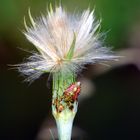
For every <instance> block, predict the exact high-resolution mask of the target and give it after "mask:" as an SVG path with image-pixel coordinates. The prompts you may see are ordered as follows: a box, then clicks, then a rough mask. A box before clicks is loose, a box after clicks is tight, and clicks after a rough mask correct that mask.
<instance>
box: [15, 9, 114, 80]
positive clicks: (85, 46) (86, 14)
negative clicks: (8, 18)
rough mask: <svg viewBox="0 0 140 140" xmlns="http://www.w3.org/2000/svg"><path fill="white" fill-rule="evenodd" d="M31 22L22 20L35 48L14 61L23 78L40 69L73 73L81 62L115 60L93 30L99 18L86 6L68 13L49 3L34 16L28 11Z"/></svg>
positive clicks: (29, 76)
mask: <svg viewBox="0 0 140 140" xmlns="http://www.w3.org/2000/svg"><path fill="white" fill-rule="evenodd" d="M29 17H30V21H31V23H32V26H30V27H28V26H27V24H26V21H24V23H25V27H26V32H24V34H25V36H26V38H27V39H28V40H29V41H30V42H31V43H32V44H33V45H34V46H35V47H36V48H37V50H38V51H37V52H36V53H34V54H32V56H30V57H29V58H27V62H24V63H22V64H19V65H18V69H19V71H20V72H21V73H23V74H24V75H26V76H28V78H27V81H33V80H35V79H37V78H38V77H39V76H40V75H41V74H43V73H44V72H51V73H56V72H62V73H71V72H72V73H77V72H78V71H79V70H81V69H82V68H83V67H84V65H85V64H89V63H90V64H94V63H96V62H103V61H107V60H115V59H116V58H117V57H116V56H114V55H113V54H112V52H111V51H110V50H109V48H106V47H104V46H103V43H102V41H101V39H100V37H101V34H99V33H97V30H98V28H99V26H100V21H97V20H95V16H94V11H91V12H90V10H89V9H87V10H85V11H83V13H82V14H80V15H78V14H77V15H75V14H68V13H67V12H66V11H65V10H64V9H63V8H62V7H61V6H58V7H57V6H56V7H55V9H54V10H53V9H52V7H51V8H50V10H48V11H47V14H46V15H41V17H39V18H38V20H34V19H33V18H32V16H31V13H30V11H29Z"/></svg>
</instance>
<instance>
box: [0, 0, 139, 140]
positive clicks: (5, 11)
mask: <svg viewBox="0 0 140 140" xmlns="http://www.w3.org/2000/svg"><path fill="white" fill-rule="evenodd" d="M49 2H52V3H54V1H53V0H52V1H51V0H50V1H47V0H0V140H35V139H36V138H37V135H38V133H39V131H40V128H41V126H42V124H43V123H44V120H46V119H47V118H52V115H51V79H49V80H47V78H48V75H47V74H44V75H42V76H41V78H40V79H38V80H36V81H35V82H34V83H32V84H31V85H29V84H28V83H24V82H23V80H24V77H22V76H20V74H19V73H18V72H17V71H16V70H12V69H11V67H10V66H8V65H9V64H18V63H21V62H22V61H23V60H24V58H25V57H27V56H29V55H30V54H29V53H27V52H25V51H22V50H21V49H19V48H22V49H26V50H32V49H34V50H35V48H34V46H33V45H32V44H30V43H29V42H28V41H27V40H26V39H25V37H24V35H23V34H22V31H23V30H24V29H25V28H24V25H23V17H24V16H25V17H26V18H27V21H28V20H29V19H28V8H29V7H30V8H31V12H32V15H33V16H35V17H37V16H39V15H40V14H41V12H42V13H45V12H46V7H47V5H48V4H49ZM62 5H64V7H66V8H67V9H68V11H69V12H72V11H73V10H76V11H80V12H81V11H82V10H83V9H85V8H87V7H90V8H91V9H93V8H94V7H95V11H96V15H97V17H98V18H102V24H101V26H102V29H101V31H102V32H107V35H106V41H105V42H106V44H107V46H111V47H112V46H113V47H112V48H113V49H114V51H116V52H117V53H118V54H119V55H124V56H125V58H123V59H121V60H120V61H119V62H114V63H115V64H114V63H113V64H111V65H112V68H110V69H109V70H107V71H102V70H101V69H102V67H101V68H100V67H99V66H97V67H99V68H98V69H97V68H96V66H93V68H92V69H95V70H93V72H92V71H91V70H90V72H91V75H90V74H88V75H90V76H88V78H90V80H91V81H92V84H93V85H94V86H95V87H96V90H95V91H94V93H93V95H91V96H90V98H87V99H85V100H83V101H82V103H81V104H80V105H79V111H78V113H77V116H76V119H75V122H74V124H75V125H76V126H78V127H79V128H81V129H82V130H83V131H84V132H85V133H86V135H87V136H86V138H83V139H87V140H129V139H131V140H139V139H140V1H139V0H133V1H132V0H116V1H115V0H93V1H92V0H69V1H68V0H62ZM89 68H90V67H89ZM98 71H102V72H100V74H96V73H97V72H98ZM86 73H88V70H85V71H84V72H83V75H84V74H85V75H86ZM94 73H95V74H94ZM79 135H82V134H79ZM77 139H78V138H77ZM79 139H80V138H79ZM46 140H47V138H46Z"/></svg>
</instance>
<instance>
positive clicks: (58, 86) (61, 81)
mask: <svg viewBox="0 0 140 140" xmlns="http://www.w3.org/2000/svg"><path fill="white" fill-rule="evenodd" d="M74 83H75V75H74V74H69V75H68V74H67V75H64V74H62V73H57V74H55V75H54V76H53V97H52V114H53V116H54V118H55V120H56V124H57V129H58V136H59V140H70V139H71V133H72V126H73V120H74V117H75V114H76V112H77V107H78V102H77V98H74V97H75V92H76V88H77V85H76V84H74ZM74 89H75V90H74Z"/></svg>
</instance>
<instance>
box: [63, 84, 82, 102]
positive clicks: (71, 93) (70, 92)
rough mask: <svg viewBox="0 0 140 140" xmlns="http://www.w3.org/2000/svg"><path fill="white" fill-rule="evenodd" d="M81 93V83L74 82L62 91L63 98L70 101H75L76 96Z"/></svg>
mask: <svg viewBox="0 0 140 140" xmlns="http://www.w3.org/2000/svg"><path fill="white" fill-rule="evenodd" d="M80 91H81V83H80V82H75V83H73V84H71V85H70V86H69V87H68V88H67V89H66V90H65V91H64V96H65V97H66V98H69V99H72V100H74V101H75V100H77V99H78V95H79V94H80Z"/></svg>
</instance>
